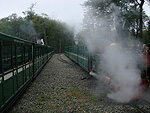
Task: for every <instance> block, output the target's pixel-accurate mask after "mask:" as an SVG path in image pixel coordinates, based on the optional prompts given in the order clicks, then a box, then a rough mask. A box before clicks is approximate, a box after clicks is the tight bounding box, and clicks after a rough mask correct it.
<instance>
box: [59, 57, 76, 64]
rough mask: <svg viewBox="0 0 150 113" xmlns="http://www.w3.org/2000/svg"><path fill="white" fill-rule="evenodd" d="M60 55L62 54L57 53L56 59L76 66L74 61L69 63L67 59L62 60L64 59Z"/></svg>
mask: <svg viewBox="0 0 150 113" xmlns="http://www.w3.org/2000/svg"><path fill="white" fill-rule="evenodd" d="M62 56H63V54H58V55H57V59H58V60H59V61H61V62H63V63H67V64H69V65H72V66H76V65H75V64H74V63H70V62H69V61H67V60H64V59H63V58H62Z"/></svg>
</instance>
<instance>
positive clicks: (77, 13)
mask: <svg viewBox="0 0 150 113" xmlns="http://www.w3.org/2000/svg"><path fill="white" fill-rule="evenodd" d="M84 1H86V0H0V18H3V17H7V16H9V15H11V14H12V13H17V15H19V16H23V15H22V11H26V10H27V9H28V8H29V7H30V6H31V4H32V3H36V6H35V12H36V13H38V14H41V13H46V14H48V16H49V17H50V18H53V19H59V20H61V21H64V22H66V23H68V24H69V25H71V26H74V27H75V29H77V30H78V29H80V27H81V23H82V19H83V13H84V8H83V7H82V5H81V4H83V3H84ZM144 9H145V11H146V13H147V14H148V15H149V16H150V7H148V6H146V7H144Z"/></svg>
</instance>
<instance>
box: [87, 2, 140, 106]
mask: <svg viewBox="0 0 150 113" xmlns="http://www.w3.org/2000/svg"><path fill="white" fill-rule="evenodd" d="M110 7H111V8H113V9H114V13H113V14H112V15H111V16H112V17H111V18H112V20H113V22H112V23H113V24H112V23H110V22H109V21H108V19H106V18H107V17H105V16H101V17H103V18H96V17H92V16H91V18H90V19H89V20H88V22H87V23H88V24H86V25H87V26H88V28H89V29H86V32H85V34H84V35H85V36H84V37H85V39H84V41H85V42H86V44H87V46H88V48H89V50H90V51H91V52H92V53H94V51H96V49H97V48H101V49H102V55H101V56H100V59H101V61H100V67H101V70H102V71H101V73H100V74H99V78H101V79H103V81H104V78H105V76H109V77H110V79H111V84H114V85H115V87H116V88H117V90H116V91H115V92H110V93H109V94H108V95H107V96H108V97H109V98H111V99H114V100H116V101H117V102H122V103H124V102H125V103H126V102H130V101H131V100H132V99H133V98H134V97H135V96H137V95H138V94H139V93H140V92H141V87H140V85H139V84H140V81H141V72H140V69H139V67H138V64H140V63H141V62H140V61H141V60H139V59H141V57H140V56H138V55H136V54H133V53H132V52H130V51H128V50H127V46H128V45H129V43H128V42H131V41H129V38H128V36H129V35H128V32H126V31H122V29H123V27H124V24H125V22H124V21H123V19H122V18H121V17H120V13H119V9H118V8H117V7H116V6H115V5H114V4H112V5H111V6H110ZM91 23H94V25H91ZM119 28H120V30H118V29H119ZM118 31H119V32H118ZM133 42H134V43H139V42H138V41H136V40H134V41H133V40H132V43H133ZM111 43H115V44H116V45H115V46H114V47H110V44H111ZM103 72H104V73H103ZM100 82H101V81H100Z"/></svg>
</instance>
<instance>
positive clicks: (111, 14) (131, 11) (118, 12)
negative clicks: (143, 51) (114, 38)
mask: <svg viewBox="0 0 150 113" xmlns="http://www.w3.org/2000/svg"><path fill="white" fill-rule="evenodd" d="M143 4H144V0H140V1H138V0H136V1H135V0H88V1H86V2H85V4H84V5H85V7H86V8H87V11H86V14H85V17H84V27H85V29H88V27H87V26H89V23H90V28H91V26H92V28H96V29H97V28H98V27H101V26H103V25H102V24H104V23H103V22H102V21H103V20H105V22H107V23H108V24H105V26H107V28H110V29H109V30H111V31H112V29H115V30H116V31H117V32H118V33H120V32H121V31H126V33H127V32H134V34H135V36H136V37H139V34H140V38H142V27H143V25H144V24H142V23H144V22H145V21H146V18H147V16H146V14H145V13H144V12H143V9H142V8H143ZM91 17H92V18H93V19H92V20H91V21H90V22H89V20H90V19H91ZM139 17H140V18H139ZM97 20H98V21H97ZM87 21H88V22H87Z"/></svg>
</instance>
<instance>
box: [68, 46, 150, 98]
mask: <svg viewBox="0 0 150 113" xmlns="http://www.w3.org/2000/svg"><path fill="white" fill-rule="evenodd" d="M111 46H115V43H112V44H111ZM102 51H103V50H102V49H99V48H98V49H97V50H96V51H95V52H93V53H90V52H89V50H88V48H87V46H85V45H74V46H70V47H66V49H65V54H66V56H68V57H69V58H70V59H72V60H73V61H75V62H76V63H77V64H79V65H80V66H81V67H82V68H83V69H85V70H86V71H87V72H89V74H90V75H92V76H101V73H103V74H104V75H105V77H103V81H104V83H105V86H106V87H109V88H110V89H111V90H112V91H116V90H118V88H119V87H118V86H116V85H115V83H114V84H113V83H112V82H111V77H110V76H109V74H108V73H107V72H105V71H104V70H103V67H102V66H103V64H104V63H105V62H104V61H103V60H101V59H102V57H103V55H102ZM134 55H135V56H136V55H139V54H135V53H134ZM141 55H143V56H144V57H145V58H146V59H144V61H142V62H141V63H142V64H141V65H144V69H141V82H140V83H139V85H140V86H141V88H142V91H144V90H147V89H149V84H150V81H149V71H148V70H149V67H148V65H147V64H148V61H149V59H148V57H147V55H148V54H147V53H146V54H145V55H144V54H140V56H141ZM149 58H150V57H149ZM139 95H141V94H139ZM139 95H138V96H139Z"/></svg>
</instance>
